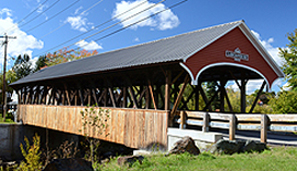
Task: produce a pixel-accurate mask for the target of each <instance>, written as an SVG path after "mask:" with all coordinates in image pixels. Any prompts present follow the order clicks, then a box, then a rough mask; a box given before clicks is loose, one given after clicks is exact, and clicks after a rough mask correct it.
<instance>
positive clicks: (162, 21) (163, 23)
mask: <svg viewBox="0 0 297 171" xmlns="http://www.w3.org/2000/svg"><path fill="white" fill-rule="evenodd" d="M142 2H143V1H142V0H136V1H121V2H120V3H116V9H115V10H114V11H113V14H112V17H116V16H118V15H119V14H122V13H124V12H125V11H127V10H129V9H131V8H133V7H135V6H137V5H138V4H140V3H142ZM152 5H155V3H152V2H148V1H146V2H145V3H144V4H143V5H141V6H139V7H138V8H136V9H133V10H131V11H129V12H128V13H125V14H124V15H121V16H119V17H118V18H117V19H118V20H119V21H122V23H121V24H122V26H123V27H127V26H128V25H130V24H132V23H135V22H137V21H139V20H141V19H144V18H145V17H148V16H150V15H152V14H154V13H156V12H159V11H162V10H164V9H166V7H165V5H163V4H158V5H156V6H155V7H153V8H150V9H149V10H147V11H144V12H142V13H141V14H139V15H136V16H134V17H133V18H131V19H129V20H125V19H127V18H128V17H129V16H132V15H134V14H137V13H139V12H140V11H143V10H145V9H147V8H148V7H150V6H152ZM179 23H180V21H179V19H178V17H177V16H176V15H175V14H174V13H173V12H172V11H171V10H167V11H164V12H162V13H159V14H158V15H157V16H155V17H152V18H149V19H147V20H144V21H142V22H140V23H137V24H135V25H133V26H132V27H131V28H132V29H137V28H138V27H144V26H149V27H153V28H157V29H159V30H167V29H172V28H175V27H177V26H178V25H179Z"/></svg>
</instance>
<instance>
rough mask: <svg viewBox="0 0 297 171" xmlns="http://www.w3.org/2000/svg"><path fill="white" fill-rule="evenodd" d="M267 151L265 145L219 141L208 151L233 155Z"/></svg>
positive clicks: (241, 141) (252, 142) (250, 142)
mask: <svg viewBox="0 0 297 171" xmlns="http://www.w3.org/2000/svg"><path fill="white" fill-rule="evenodd" d="M265 149H268V148H267V146H266V144H265V143H261V142H257V141H252V140H233V141H230V140H224V139H221V140H219V141H218V142H217V143H215V144H214V145H212V146H211V147H210V149H209V151H210V152H211V153H212V154H234V153H245V152H253V151H254V152H262V151H264V150H265Z"/></svg>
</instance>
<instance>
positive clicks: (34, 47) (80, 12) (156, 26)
mask: <svg viewBox="0 0 297 171" xmlns="http://www.w3.org/2000/svg"><path fill="white" fill-rule="evenodd" d="M181 1H182V0H164V1H157V0H149V1H145V2H143V0H130V1H128V0H6V1H2V2H1V4H0V34H1V35H3V34H4V33H7V34H8V35H10V36H17V39H15V40H10V41H9V46H8V56H9V57H10V58H9V59H11V57H15V56H17V55H18V54H23V53H27V54H29V55H30V56H31V57H32V58H33V60H36V59H37V58H38V56H40V55H43V54H45V52H54V51H55V50H58V49H61V48H63V47H65V46H69V45H72V46H70V48H77V47H81V48H84V49H87V50H94V49H96V50H97V51H98V52H99V53H102V52H106V51H111V50H115V49H119V48H124V47H128V46H131V45H135V44H140V43H144V42H148V41H152V40H157V39H160V38H165V37H169V36H173V35H177V34H181V33H185V32H189V31H193V30H197V29H201V28H205V27H209V26H213V25H218V24H222V23H227V22H232V21H237V20H244V21H245V22H246V24H247V25H248V27H249V28H250V29H251V30H252V31H253V32H254V34H255V35H256V36H257V37H258V39H259V40H260V41H261V43H262V44H263V46H264V47H265V48H266V49H267V50H268V52H269V53H270V54H271V55H272V56H273V58H274V59H275V60H276V61H277V63H279V65H281V60H280V58H279V57H278V55H277V54H278V47H281V48H283V47H285V46H286V44H287V43H288V41H287V38H286V34H287V33H289V32H293V30H294V29H296V28H297V25H296V23H297V14H296V6H297V1H296V0H286V1H281V0H260V1H251V0H248V1H238V0H225V1H223V0H207V1H201V0H188V1H185V2H184V3H182V4H180V5H178V6H176V7H175V8H173V9H170V10H167V11H165V12H163V13H160V14H159V15H157V16H155V17H153V18H150V19H148V20H145V21H144V22H141V23H138V24H137V25H134V26H133V27H130V28H128V29H125V30H124V31H121V32H119V33H117V34H113V35H111V36H108V37H106V38H104V39H101V38H102V37H103V36H106V35H108V34H110V33H112V32H114V31H116V30H118V29H121V28H123V27H125V26H127V25H129V24H131V23H133V22H135V21H138V20H140V19H142V18H145V17H147V16H149V15H151V14H154V13H155V12H158V11H160V10H164V9H166V8H168V7H170V6H172V5H174V4H176V3H178V2H181ZM159 2H161V3H160V4H158V5H156V6H154V8H150V9H148V10H147V11H145V12H143V13H141V14H139V15H137V16H135V17H134V18H132V19H131V20H125V18H127V17H128V16H131V14H132V13H135V12H139V11H142V10H143V9H147V8H148V7H150V6H152V5H154V4H157V3H159ZM139 4H141V5H140V6H139V7H138V8H136V9H134V10H133V11H130V12H128V13H126V14H124V15H121V16H118V15H119V14H121V13H123V12H125V11H127V10H128V9H131V8H133V7H135V6H137V5H139ZM35 9H37V10H35ZM28 14H30V15H29V16H28ZM26 16H28V17H26ZM24 17H26V18H24ZM111 19H113V20H112V21H111ZM123 20H124V22H122V23H120V24H117V23H118V22H120V21H123ZM107 21H110V22H108V23H107V24H105V25H103V26H101V27H98V28H97V27H96V26H98V25H100V24H102V23H104V22H107ZM112 25H114V26H113V27H111V28H108V27H109V26H112ZM106 28H108V29H106ZM92 29H93V31H91V32H88V33H87V31H88V30H92ZM103 29H106V30H105V31H103ZM96 32H100V33H98V34H96V35H94V36H92V37H91V35H92V34H94V33H96ZM83 33H85V34H84V35H83V36H80V37H78V38H75V39H74V40H72V41H70V42H68V43H66V44H63V42H65V41H68V40H70V39H72V38H74V37H75V36H78V35H80V34H83ZM86 37H90V38H87V39H85V38H86ZM96 40H99V41H96ZM88 43H89V44H88ZM60 44H62V45H61V46H58V47H56V46H57V45H60ZM54 47H55V48H54ZM0 59H3V48H2V49H1V50H0ZM12 63H13V61H12V60H10V65H11V64H12ZM261 82H262V81H260V80H256V81H251V82H250V83H249V88H248V91H249V92H252V91H253V90H254V89H255V88H259V87H260V85H259V84H261ZM232 84H233V83H229V85H232ZM283 84H285V82H284V81H283V80H277V81H276V82H275V83H274V85H273V90H276V91H278V90H279V88H278V87H279V86H282V85H283ZM233 87H234V88H235V86H233Z"/></svg>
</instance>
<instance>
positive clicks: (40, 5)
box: [4, 0, 48, 33]
mask: <svg viewBox="0 0 297 171" xmlns="http://www.w3.org/2000/svg"><path fill="white" fill-rule="evenodd" d="M47 1H48V0H45V1H44V2H43V3H42V4H39V5H38V7H37V8H35V9H34V10H33V11H31V12H30V13H29V14H28V15H26V16H25V17H24V18H22V19H21V20H19V21H18V22H16V24H14V25H13V26H12V27H10V28H9V29H7V30H5V31H4V33H5V32H7V31H9V30H10V29H12V28H14V27H15V26H17V24H19V23H21V22H23V21H24V20H25V19H26V18H28V17H29V16H30V15H31V14H33V13H34V12H35V11H37V10H38V9H39V8H40V7H42V6H43V5H44V4H45V3H46V2H47Z"/></svg>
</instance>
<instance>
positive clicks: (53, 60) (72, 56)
mask: <svg viewBox="0 0 297 171" xmlns="http://www.w3.org/2000/svg"><path fill="white" fill-rule="evenodd" d="M97 54H98V52H97V51H96V50H93V51H87V50H81V51H75V50H73V49H70V50H68V47H64V48H62V49H60V50H58V51H57V52H54V53H52V54H51V53H48V54H47V55H46V60H45V64H46V65H47V66H53V65H57V64H61V63H65V62H70V61H74V60H77V59H81V58H85V57H89V56H93V55H97Z"/></svg>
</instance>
